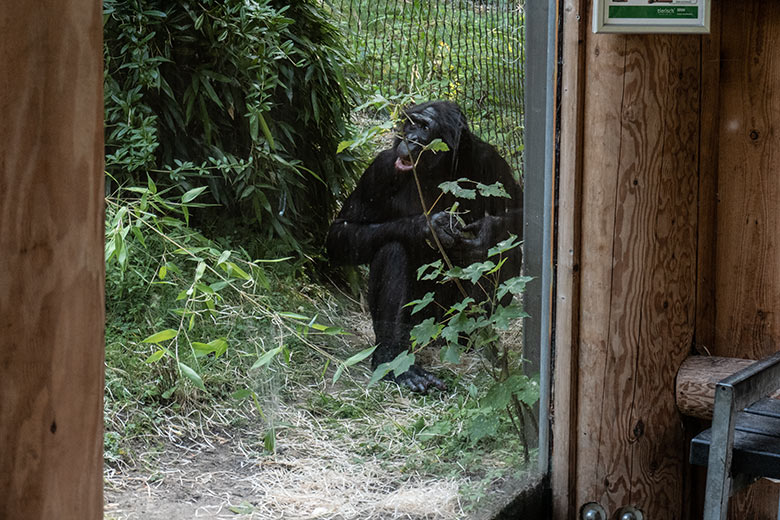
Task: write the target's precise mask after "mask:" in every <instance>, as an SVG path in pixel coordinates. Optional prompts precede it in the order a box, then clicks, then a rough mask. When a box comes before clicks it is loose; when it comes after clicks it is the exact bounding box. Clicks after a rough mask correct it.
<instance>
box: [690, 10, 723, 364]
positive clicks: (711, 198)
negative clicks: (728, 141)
mask: <svg viewBox="0 0 780 520" xmlns="http://www.w3.org/2000/svg"><path fill="white" fill-rule="evenodd" d="M721 11H722V9H721V4H719V3H717V2H715V3H714V4H713V6H712V14H711V19H710V27H711V28H712V29H711V30H712V32H711V33H710V34H707V35H703V36H702V41H701V93H702V96H701V112H700V114H701V116H700V117H701V119H700V127H701V132H700V136H699V149H700V151H699V218H698V251H697V262H698V264H697V274H696V332H695V342H694V347H695V349H696V350H697V351H698V352H699V354H705V355H711V351H712V349H713V348H714V345H715V262H716V256H715V252H716V245H717V239H718V235H717V233H716V222H717V184H718V139H719V133H718V123H719V120H720V111H719V108H720V103H719V102H720V39H721V36H720V35H721V30H722V29H721V23H722V17H721Z"/></svg>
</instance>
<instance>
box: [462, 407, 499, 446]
mask: <svg viewBox="0 0 780 520" xmlns="http://www.w3.org/2000/svg"><path fill="white" fill-rule="evenodd" d="M468 432H469V433H468V435H469V439H470V440H471V443H472V444H476V443H478V442H479V441H480V440H482V439H484V438H485V437H493V436H494V435H495V434H496V433H497V432H498V415H497V414H491V415H477V416H476V417H474V419H472V421H471V425H470V426H469V429H468Z"/></svg>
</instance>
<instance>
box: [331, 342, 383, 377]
mask: <svg viewBox="0 0 780 520" xmlns="http://www.w3.org/2000/svg"><path fill="white" fill-rule="evenodd" d="M374 350H376V346H373V347H369V348H367V349H364V350H361V351H360V352H358V353H357V354H355V355H353V356H350V357H349V358H348V359H347V360H346V361H344V362H343V363H341V364H340V365H339V366H338V368H336V372H335V373H334V374H333V382H334V383H335V382H336V381H338V380H339V378H340V377H341V374H343V373H344V369H346V368H347V367H351V366H352V365H356V364H358V363H360V362H361V361H363V360H364V359H366V358H367V357H369V356H370V355H371V354H373V353H374Z"/></svg>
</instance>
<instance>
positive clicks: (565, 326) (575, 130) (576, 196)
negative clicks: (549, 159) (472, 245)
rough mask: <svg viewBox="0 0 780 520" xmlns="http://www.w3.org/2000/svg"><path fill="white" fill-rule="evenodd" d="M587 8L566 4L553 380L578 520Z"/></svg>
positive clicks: (564, 497)
mask: <svg viewBox="0 0 780 520" xmlns="http://www.w3.org/2000/svg"><path fill="white" fill-rule="evenodd" d="M587 9H588V3H587V2H586V1H585V0H565V1H564V3H563V10H562V12H561V15H562V17H563V34H562V38H563V46H562V49H561V53H562V60H563V67H562V71H561V85H560V89H561V92H560V98H561V99H562V100H563V102H562V104H561V115H560V118H561V130H560V169H559V171H560V178H559V183H558V232H557V242H558V254H557V258H558V264H557V282H556V287H557V290H556V294H555V299H556V303H555V308H556V323H555V351H554V371H553V373H554V378H553V388H554V391H553V396H554V399H553V410H554V413H553V415H552V417H553V422H552V438H553V442H552V445H553V451H552V464H551V485H552V497H553V518H555V519H556V520H567V519H569V518H576V516H577V512H576V511H577V504H576V503H575V496H576V492H575V491H576V486H577V482H576V479H575V476H576V474H575V472H574V471H573V468H576V467H577V450H576V447H577V445H576V438H577V392H576V390H577V384H578V382H577V377H578V375H579V374H578V370H577V366H578V364H579V356H578V347H579V323H578V321H577V319H578V317H579V299H580V298H579V296H580V295H579V292H580V286H579V284H580V279H579V270H580V265H579V264H580V238H581V235H580V231H581V226H580V224H581V221H580V219H581V216H582V206H581V200H582V156H583V148H582V141H583V127H582V124H583V103H584V92H583V88H584V84H585V79H584V77H585V70H584V65H585V38H586V36H587V34H588V26H587V18H588V16H587Z"/></svg>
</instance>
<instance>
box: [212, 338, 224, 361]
mask: <svg viewBox="0 0 780 520" xmlns="http://www.w3.org/2000/svg"><path fill="white" fill-rule="evenodd" d="M208 344H209V346H211V347H213V348H214V357H216V358H219V356H221V355H222V354H224V353H225V352H227V349H228V342H227V340H226V339H225V338H217V339H215V340H212V341H209V343H208Z"/></svg>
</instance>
